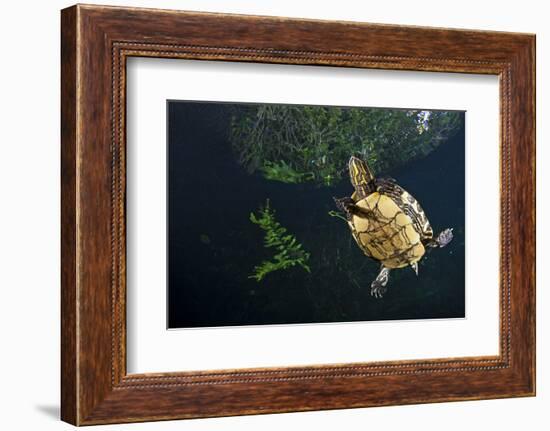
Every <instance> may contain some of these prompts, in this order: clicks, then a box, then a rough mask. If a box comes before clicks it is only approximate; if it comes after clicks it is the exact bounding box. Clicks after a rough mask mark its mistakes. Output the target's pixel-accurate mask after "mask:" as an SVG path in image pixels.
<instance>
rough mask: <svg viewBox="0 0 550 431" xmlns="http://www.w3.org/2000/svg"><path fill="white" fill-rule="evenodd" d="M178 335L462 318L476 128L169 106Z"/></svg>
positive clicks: (456, 116)
mask: <svg viewBox="0 0 550 431" xmlns="http://www.w3.org/2000/svg"><path fill="white" fill-rule="evenodd" d="M167 121H168V136H167V146H168V151H167V154H168V174H167V181H168V196H167V200H168V229H167V244H168V268H167V269H168V304H167V306H168V328H171V329H176V328H198V327H223V326H245V325H268V324H307V323H310V324H311V323H334V322H357V321H380V320H405V319H434V318H463V317H465V131H464V127H465V124H464V123H465V113H464V112H460V111H443V110H433V109H428V108H418V107H411V108H410V109H401V108H400V109H393V108H384V107H339V106H310V105H282V104H258V103H226V102H224V103H220V102H195V101H177V100H170V101H168V102H167Z"/></svg>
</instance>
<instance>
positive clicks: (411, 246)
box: [348, 184, 433, 268]
mask: <svg viewBox="0 0 550 431" xmlns="http://www.w3.org/2000/svg"><path fill="white" fill-rule="evenodd" d="M393 186H394V189H393V191H394V192H398V193H397V194H396V193H385V192H382V191H380V189H378V190H377V191H375V192H373V193H371V194H369V195H368V196H366V197H365V198H363V199H359V200H357V196H356V193H354V194H353V195H352V199H353V200H354V201H355V206H356V207H358V209H359V211H356V212H355V213H353V214H352V216H351V218H350V219H349V222H348V223H349V226H350V228H351V231H352V234H353V237H354V239H355V241H356V242H357V244H358V245H359V247H360V248H361V250H363V252H364V253H365V254H366V255H367V256H369V257H372V258H373V259H376V260H379V261H380V262H382V264H383V265H384V266H385V267H386V268H403V267H405V266H408V265H410V264H411V263H414V262H417V261H419V260H420V259H421V258H422V256H423V255H424V253H425V251H426V250H425V248H424V245H423V243H422V241H423V240H425V239H430V238H431V237H432V236H433V231H432V228H431V226H430V224H429V222H428V220H427V218H426V216H425V214H424V211H423V210H422V208H421V207H420V205H419V204H418V202H417V201H416V199H414V198H413V197H412V196H411V195H410V194H409V193H408V192H406V191H405V190H403V189H402V188H400V187H399V186H397V185H395V184H393ZM395 187H397V189H395Z"/></svg>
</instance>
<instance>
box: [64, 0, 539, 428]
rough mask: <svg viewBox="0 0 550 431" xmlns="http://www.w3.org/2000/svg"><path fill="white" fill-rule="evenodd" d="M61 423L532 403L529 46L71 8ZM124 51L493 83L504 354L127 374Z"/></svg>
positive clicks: (491, 36) (397, 29) (485, 37)
mask: <svg viewBox="0 0 550 431" xmlns="http://www.w3.org/2000/svg"><path fill="white" fill-rule="evenodd" d="M61 21H62V26H61V49H62V64H61V71H62V77H61V78H62V81H61V82H62V93H61V107H62V113H61V114H62V115H61V121H62V128H61V130H62V134H61V139H62V149H61V159H62V182H61V185H62V187H61V188H62V202H61V205H62V219H61V226H62V248H61V249H62V286H61V287H62V290H61V291H62V295H61V305H62V325H61V340H62V344H61V353H62V355H61V357H62V361H61V366H62V368H61V376H62V378H61V388H62V390H61V417H62V419H63V420H64V421H67V422H69V423H72V424H75V425H91V424H104V423H115V422H137V421H151V420H165V419H179V418H196V417H212V416H230V415H241V414H257V413H273V412H289V411H307V410H321V409H340V408H352V407H367V406H382V405H392V404H413V403H427V402H442V401H455V400H474V399H488V398H502V397H516V396H533V395H534V394H535V36H534V35H529V34H513V33H500V32H488V31H469V30H448V29H439V28H423V27H403V26H392V25H376V24H363V23H353V22H330V21H314V20H298V19H286V18H275V17H255V16H240V15H220V14H212V13H196V12H178V11H167V10H153V9H150V10H148V9H134V8H119V7H103V6H83V5H77V6H73V7H70V8H68V9H64V10H63V11H62V20H61ZM130 56H144V57H164V58H184V59H198V60H205V61H207V60H223V61H240V62H258V63H260V62H261V63H285V64H301V65H331V66H342V67H355V68H374V69H392V70H414V71H441V72H461V73H478V74H492V75H498V76H499V78H500V80H499V82H500V107H501V110H500V119H501V122H500V139H501V142H500V149H501V165H500V166H501V168H500V169H501V194H500V205H501V218H500V220H499V221H498V220H495V223H500V354H499V355H498V356H490V357H460V358H441V359H430V360H413V361H392V362H377V363H353V364H338V365H327V366H318V365H317V366H303V367H287V368H284V367H283V368H266V369H238V370H224V371H212V370H205V371H203V372H176V373H156V374H127V372H126V350H125V340H126V321H125V307H126V303H125V298H126V284H125V281H126V280H125V274H126V273H125V270H126V261H125V190H126V176H125V155H126V146H125V143H126V140H125V139H126V138H125V97H126V94H125V91H126V88H125V84H126V79H125V77H126V75H125V73H126V72H125V65H126V59H127V58H128V57H130Z"/></svg>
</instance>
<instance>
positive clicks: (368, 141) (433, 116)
mask: <svg viewBox="0 0 550 431" xmlns="http://www.w3.org/2000/svg"><path fill="white" fill-rule="evenodd" d="M460 124H461V113H459V112H454V111H426V110H406V109H391V110H390V109H380V108H340V107H324V106H293V105H236V106H234V107H232V114H231V125H230V139H231V142H232V146H233V150H234V152H235V154H236V155H237V157H238V160H239V162H240V164H241V165H243V166H244V167H245V168H246V169H247V171H248V172H249V173H254V172H257V171H259V172H261V173H262V174H263V176H264V178H266V179H268V180H273V181H280V182H283V183H290V184H298V183H306V182H312V183H315V184H317V185H319V186H333V185H334V184H336V183H338V182H339V181H340V180H342V179H343V178H345V177H346V175H347V169H346V167H347V161H348V159H349V157H350V155H356V156H358V157H360V158H362V159H363V160H366V161H367V162H368V163H369V165H370V166H371V167H372V168H373V169H374V171H375V172H386V171H389V170H392V169H395V168H396V167H398V166H401V165H403V164H405V163H408V162H410V161H412V160H416V159H419V158H422V157H425V156H427V155H428V154H429V153H431V152H432V151H433V150H434V149H436V148H437V147H438V146H439V145H440V144H441V143H442V142H445V141H446V140H447V139H448V138H450V137H451V136H453V135H454V134H455V133H456V131H457V130H458V129H459V127H460Z"/></svg>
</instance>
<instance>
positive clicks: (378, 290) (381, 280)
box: [370, 265, 390, 298]
mask: <svg viewBox="0 0 550 431" xmlns="http://www.w3.org/2000/svg"><path fill="white" fill-rule="evenodd" d="M389 279H390V269H389V268H386V267H385V266H384V265H382V267H381V268H380V272H379V273H378V276H377V277H376V278H375V279H374V281H373V282H372V283H371V285H370V294H371V296H374V297H375V298H382V296H383V295H384V293H386V291H387V290H388V288H387V287H386V284H388V280H389Z"/></svg>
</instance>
